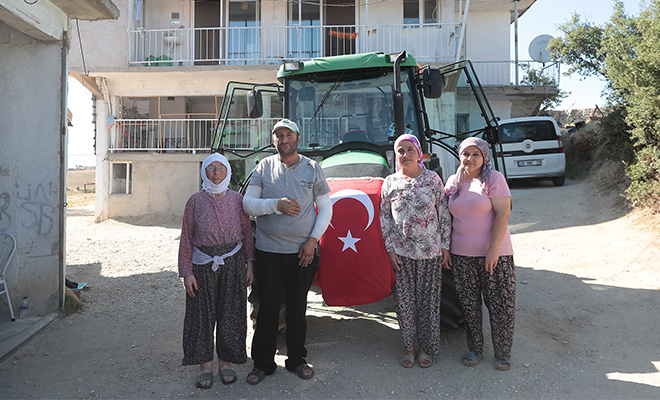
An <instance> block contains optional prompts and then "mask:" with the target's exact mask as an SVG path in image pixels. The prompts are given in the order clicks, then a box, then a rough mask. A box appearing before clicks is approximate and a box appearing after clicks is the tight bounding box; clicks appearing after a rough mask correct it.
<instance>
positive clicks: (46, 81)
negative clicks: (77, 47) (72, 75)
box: [0, 22, 66, 318]
mask: <svg viewBox="0 0 660 400" xmlns="http://www.w3.org/2000/svg"><path fill="white" fill-rule="evenodd" d="M0 54H2V56H1V57H0V93H2V96H0V121H2V124H1V125H0V166H1V167H0V171H1V172H0V231H5V232H9V233H11V234H12V235H14V236H15V237H16V239H17V241H18V249H17V251H16V255H15V256H14V259H13V261H12V263H11V265H10V267H9V269H8V270H7V281H8V286H9V288H10V294H11V299H12V303H13V306H14V307H13V308H14V311H15V312H16V313H17V315H18V311H19V308H20V300H21V299H22V297H23V296H28V298H29V301H30V305H31V308H32V310H33V315H45V314H48V313H53V312H58V310H59V306H60V301H61V295H62V293H63V292H62V291H63V290H64V289H63V283H64V282H63V269H64V252H63V249H64V243H63V239H64V236H63V224H61V221H62V220H63V219H62V217H63V216H62V213H63V212H64V211H63V210H64V209H63V205H62V201H61V198H60V195H61V189H60V186H61V184H62V183H63V182H62V181H63V178H62V176H63V175H64V174H63V171H62V168H65V164H62V165H61V164H60V160H61V158H63V159H65V158H64V154H61V151H63V149H66V146H64V147H61V138H62V135H61V128H62V127H63V121H62V117H63V113H62V108H61V107H62V104H63V98H62V96H63V95H62V94H63V93H64V92H65V91H66V89H65V88H63V87H62V83H63V80H62V79H63V78H64V79H66V76H64V77H63V76H62V73H61V65H62V64H61V63H62V57H61V46H60V42H58V41H51V42H42V41H37V40H34V39H32V38H31V37H29V36H27V35H25V34H23V33H21V32H19V31H17V30H15V29H13V28H11V27H9V26H7V25H5V24H4V23H2V22H0ZM64 84H65V85H66V80H64ZM1 297H2V299H1V300H0V301H5V296H4V295H3V296H1ZM4 310H6V308H4ZM0 312H4V311H0ZM3 318H4V316H3Z"/></svg>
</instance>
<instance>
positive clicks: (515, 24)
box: [513, 0, 520, 86]
mask: <svg viewBox="0 0 660 400" xmlns="http://www.w3.org/2000/svg"><path fill="white" fill-rule="evenodd" d="M513 37H514V39H513V40H514V48H515V61H516V86H517V85H518V83H519V82H520V79H519V77H518V0H513Z"/></svg>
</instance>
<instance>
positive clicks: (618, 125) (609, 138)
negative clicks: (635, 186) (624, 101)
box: [600, 106, 635, 164]
mask: <svg viewBox="0 0 660 400" xmlns="http://www.w3.org/2000/svg"><path fill="white" fill-rule="evenodd" d="M625 118H626V109H625V107H623V106H617V107H614V109H613V110H611V111H610V112H609V114H607V115H606V116H605V117H603V118H602V119H601V120H600V127H601V136H600V148H601V150H600V151H601V155H602V156H604V157H605V158H607V159H609V160H612V161H623V162H624V163H626V164H630V163H632V162H633V161H634V159H635V152H634V149H633V143H632V139H631V137H630V126H629V125H628V124H627V123H626V119H625Z"/></svg>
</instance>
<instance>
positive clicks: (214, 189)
mask: <svg viewBox="0 0 660 400" xmlns="http://www.w3.org/2000/svg"><path fill="white" fill-rule="evenodd" d="M213 161H220V162H221V163H222V165H224V166H225V167H226V168H227V176H226V177H225V179H224V180H223V181H222V182H220V184H218V185H216V184H215V183H213V182H211V180H210V179H209V178H208V176H206V167H208V166H209V165H211V163H212V162H213ZM230 180H231V165H230V164H229V161H227V157H225V156H223V155H222V154H220V153H213V154H211V155H210V156H208V157H206V158H205V159H204V162H202V182H203V183H202V190H203V191H205V192H207V193H210V194H218V193H222V192H224V191H225V190H227V189H229V181H230Z"/></svg>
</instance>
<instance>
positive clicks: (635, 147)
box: [549, 0, 660, 212]
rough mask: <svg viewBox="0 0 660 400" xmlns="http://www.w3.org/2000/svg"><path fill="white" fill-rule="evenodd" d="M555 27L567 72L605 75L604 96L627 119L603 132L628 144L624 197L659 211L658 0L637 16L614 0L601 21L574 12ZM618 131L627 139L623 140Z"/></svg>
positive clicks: (558, 54)
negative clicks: (605, 19) (606, 18)
mask: <svg viewBox="0 0 660 400" xmlns="http://www.w3.org/2000/svg"><path fill="white" fill-rule="evenodd" d="M559 28H560V30H561V31H562V32H563V33H564V36H563V37H561V38H558V39H555V40H552V41H551V42H550V45H549V48H550V50H551V53H552V54H553V57H555V59H556V60H559V61H561V62H563V63H565V64H567V65H568V66H569V70H568V73H569V74H571V73H578V74H579V75H581V76H584V77H586V76H602V77H604V78H605V80H606V81H607V83H608V101H609V102H610V104H611V105H618V106H620V107H622V109H623V112H621V113H620V115H621V118H623V122H625V123H623V124H613V126H620V127H622V128H621V129H627V127H629V129H628V130H626V131H624V132H605V133H604V134H605V135H616V136H617V137H618V138H616V140H615V138H612V139H613V140H605V141H603V142H604V143H610V145H611V144H614V143H616V144H617V145H621V146H631V148H632V151H633V153H634V161H633V162H632V163H631V164H629V165H628V168H627V174H628V176H629V177H630V179H631V181H632V182H631V184H630V186H629V187H628V189H627V191H626V193H627V196H628V199H629V200H630V201H632V202H633V204H636V205H642V206H645V207H649V208H651V209H653V210H654V211H656V212H660V52H658V50H657V49H658V43H660V0H651V1H650V4H649V5H647V6H646V8H644V9H643V10H642V11H641V12H640V15H639V16H638V17H634V16H629V15H627V14H626V12H625V9H624V6H623V2H622V1H619V0H617V1H615V2H614V12H613V14H612V16H611V17H610V20H609V21H608V22H607V23H605V24H604V25H603V26H602V27H600V26H596V25H593V24H591V23H589V22H584V21H581V20H580V17H579V16H578V15H577V14H573V15H572V16H571V19H570V20H569V21H567V22H566V23H564V24H561V25H559ZM624 127H625V128H624ZM622 135H625V136H627V137H628V138H630V140H629V141H627V140H621V137H622ZM609 150H612V149H609ZM615 150H616V149H615ZM625 153H626V152H620V151H606V152H605V154H615V155H616V154H619V155H620V154H625Z"/></svg>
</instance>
